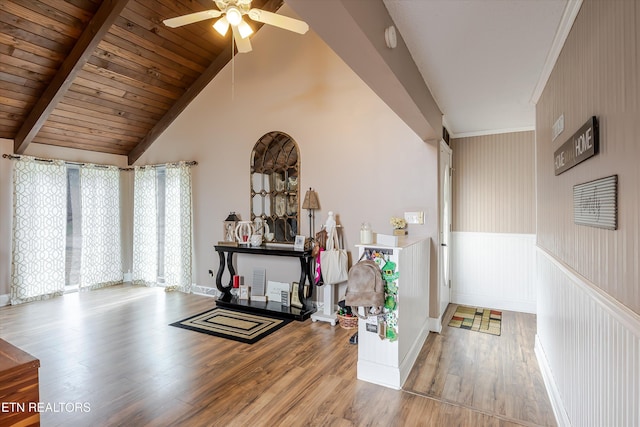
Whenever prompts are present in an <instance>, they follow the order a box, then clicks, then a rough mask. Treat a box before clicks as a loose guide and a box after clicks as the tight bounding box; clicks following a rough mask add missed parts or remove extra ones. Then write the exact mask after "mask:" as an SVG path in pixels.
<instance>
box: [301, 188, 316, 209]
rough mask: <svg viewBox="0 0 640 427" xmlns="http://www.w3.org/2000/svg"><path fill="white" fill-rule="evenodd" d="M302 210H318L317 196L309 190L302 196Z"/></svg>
mask: <svg viewBox="0 0 640 427" xmlns="http://www.w3.org/2000/svg"><path fill="white" fill-rule="evenodd" d="M302 209H320V202H319V201H318V194H317V193H316V192H315V191H313V190H312V189H311V188H309V189H308V190H307V193H306V194H305V195H304V201H303V202H302Z"/></svg>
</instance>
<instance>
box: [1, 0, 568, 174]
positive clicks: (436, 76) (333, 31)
mask: <svg viewBox="0 0 640 427" xmlns="http://www.w3.org/2000/svg"><path fill="white" fill-rule="evenodd" d="M383 3H384V4H383ZM481 3H482V4H481V5H478V2H476V1H474V0H457V1H453V0H449V1H444V2H443V1H436V0H424V1H423V0H421V1H417V0H416V1H408V0H287V4H288V5H289V6H291V8H292V9H293V11H294V12H295V13H296V14H297V15H299V17H300V18H301V19H303V20H305V21H306V22H308V23H309V25H310V27H311V29H312V30H313V31H314V32H316V34H318V35H319V36H320V37H321V38H322V39H323V40H324V41H325V42H326V43H327V44H328V45H329V47H331V48H332V49H333V50H334V51H335V52H336V53H337V54H338V55H339V56H341V57H342V59H343V60H344V61H345V62H346V63H347V65H349V66H350V67H351V68H352V70H354V71H355V72H356V73H357V74H358V75H359V76H360V78H362V79H363V81H365V82H366V83H367V84H368V85H369V86H370V87H371V88H372V89H373V90H374V91H375V92H376V93H377V94H378V96H380V98H381V99H382V100H383V101H384V102H386V103H387V104H388V105H389V106H390V107H391V108H392V109H393V111H395V112H396V114H398V116H400V117H401V118H402V119H403V120H404V121H405V122H406V123H407V124H408V125H409V126H410V127H411V128H412V129H413V130H414V131H415V132H416V134H418V135H419V136H420V137H421V138H422V139H424V140H435V139H436V138H439V137H440V127H441V124H442V121H443V119H442V116H443V114H444V117H445V119H448V120H447V121H448V124H447V126H448V127H449V130H450V131H452V133H455V134H465V133H473V132H478V131H485V130H488V131H492V132H495V130H496V129H507V130H509V129H512V130H513V129H516V128H519V129H522V128H528V127H532V126H533V123H534V120H533V118H534V117H535V108H534V103H535V97H536V93H539V89H540V88H541V87H542V86H543V84H544V82H545V73H547V75H548V73H549V72H550V70H551V67H552V66H553V63H554V62H555V56H554V52H555V54H557V53H558V52H559V50H560V48H561V47H562V43H563V37H562V34H563V33H564V34H565V36H566V33H567V32H568V29H570V27H571V23H572V20H573V18H574V17H575V14H576V13H577V11H578V10H579V7H580V4H581V0H539V1H535V2H530V1H529V0H518V1H516V0H512V1H509V2H504V1H502V0H486V1H483V2H481ZM282 5H283V0H253V2H252V5H251V6H252V7H254V8H259V9H263V10H267V11H270V12H276V11H278V9H280V7H281V6H282ZM572 5H573V6H572ZM385 7H386V9H385ZM214 8H216V6H215V3H214V1H213V0H64V1H63V0H0V138H2V139H10V140H13V141H14V152H15V153H17V154H22V153H24V152H25V150H26V148H27V147H28V146H29V144H30V143H32V142H35V143H41V144H48V145H56V146H61V147H70V148H76V149H81V150H90V151H97V152H104V153H110V154H118V155H125V156H127V157H128V160H129V163H130V164H132V163H134V162H135V161H136V160H137V159H138V158H139V157H140V156H141V155H142V153H144V151H145V150H146V149H147V148H149V146H150V145H151V144H152V143H153V142H154V141H155V139H157V138H158V137H159V136H160V135H161V134H162V132H163V131H164V130H165V129H166V128H167V127H168V126H169V125H170V124H171V123H172V122H173V120H174V119H175V118H176V117H177V116H178V115H179V114H180V113H181V112H182V111H183V110H184V109H185V108H186V107H187V105H188V104H189V103H190V102H191V101H192V100H193V99H194V98H195V97H196V96H197V95H198V93H199V92H200V91H201V90H202V89H204V88H205V86H207V84H208V83H209V82H210V81H211V80H212V79H213V78H214V77H215V76H216V75H217V73H218V72H219V71H221V70H222V69H223V68H224V66H225V65H226V64H227V63H228V62H229V61H230V60H231V58H232V49H233V48H232V45H231V37H230V35H227V36H226V37H221V36H219V35H218V34H217V33H216V32H215V31H213V29H212V28H211V24H212V20H205V21H201V22H197V23H193V24H190V25H185V26H183V27H179V28H169V27H166V26H165V25H164V24H162V21H163V20H164V19H167V18H171V17H176V16H180V15H184V14H188V13H193V12H200V11H204V10H208V9H214ZM287 9H288V8H287ZM387 9H388V12H387ZM283 10H284V9H283ZM247 21H249V23H250V25H251V26H252V27H253V30H254V31H256V32H257V31H258V30H259V28H260V26H261V24H259V23H258V22H255V21H251V20H247ZM393 23H395V24H396V25H397V26H398V28H399V30H400V32H399V34H398V48H396V49H389V48H388V47H387V46H385V42H384V37H383V31H384V29H385V28H387V27H388V26H389V25H391V24H393ZM454 24H455V25H454ZM471 24H473V25H471ZM405 39H406V44H405V42H404V40H405ZM456 41H457V42H456ZM496 46H497V47H496ZM505 61H506V62H505ZM545 61H546V62H545ZM468 64H472V65H473V67H472V71H470V70H471V68H470V66H469V65H468ZM506 82H509V84H507V83H506ZM480 113H482V114H480ZM485 128H487V129H485Z"/></svg>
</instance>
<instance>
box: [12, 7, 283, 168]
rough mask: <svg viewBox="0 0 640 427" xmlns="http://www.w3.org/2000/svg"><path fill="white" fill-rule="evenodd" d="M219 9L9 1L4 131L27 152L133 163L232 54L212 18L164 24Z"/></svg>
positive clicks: (16, 146)
mask: <svg viewBox="0 0 640 427" xmlns="http://www.w3.org/2000/svg"><path fill="white" fill-rule="evenodd" d="M281 5H282V0H253V3H252V6H253V7H255V8H260V9H263V10H267V11H271V12H275V11H276V10H277V9H278V8H279V7H280V6H281ZM212 8H215V5H214V3H213V2H212V1H211V0H177V1H176V0H104V1H100V0H67V1H61V0H11V1H5V0H3V1H1V2H0V138H6V139H11V140H14V151H15V152H16V153H18V154H21V153H23V152H24V151H25V149H26V148H27V146H28V145H29V144H30V143H31V142H35V143H43V144H48V145H56V146H61V147H71V148H77V149H83V150H90V151H98V152H104V153H111V154H119V155H126V156H128V158H129V163H133V162H134V161H135V160H136V159H137V158H138V157H139V156H140V155H141V154H142V153H143V152H144V151H145V150H146V149H147V148H148V147H149V146H150V145H151V143H152V142H153V141H154V140H155V139H156V138H157V137H158V136H159V135H160V134H161V133H162V131H163V130H164V129H166V127H167V126H169V124H170V123H171V122H172V121H173V120H174V119H175V118H176V117H177V116H178V115H179V114H180V112H181V111H182V110H183V109H184V108H185V107H186V106H187V105H188V104H189V102H191V100H192V99H193V98H195V96H196V95H197V94H198V93H199V92H200V90H202V89H203V88H204V87H205V86H206V85H207V83H209V82H210V81H211V80H212V79H213V78H214V77H215V75H216V74H217V73H218V72H219V71H220V70H221V69H222V68H223V67H224V66H225V65H226V64H227V63H228V62H229V60H230V59H231V50H232V46H231V39H230V36H229V35H227V37H221V36H219V35H218V34H217V33H215V32H214V31H212V29H211V23H212V22H211V21H210V20H207V21H202V22H199V23H195V24H191V25H187V26H184V27H180V28H175V29H173V28H168V27H166V26H164V25H163V24H162V20H163V19H166V18H170V17H175V16H179V15H184V14H187V13H192V12H199V11H203V10H207V9H212ZM250 24H251V26H252V27H253V29H254V31H257V30H258V29H259V27H260V26H261V24H259V23H257V22H254V21H251V22H250Z"/></svg>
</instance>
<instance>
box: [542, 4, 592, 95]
mask: <svg viewBox="0 0 640 427" xmlns="http://www.w3.org/2000/svg"><path fill="white" fill-rule="evenodd" d="M580 7H582V0H569V1H568V2H567V6H566V7H565V9H564V13H563V14H562V18H561V19H560V24H559V25H558V31H556V36H555V37H554V39H553V43H552V44H551V49H549V53H548V54H547V59H546V61H545V63H544V67H543V68H542V72H541V73H540V78H539V79H538V84H537V85H536V87H535V89H534V90H533V94H531V102H532V103H533V104H534V105H535V104H537V103H538V101H539V100H540V96H542V91H543V90H544V88H545V86H546V85H547V81H548V80H549V77H550V76H551V72H552V71H553V67H555V65H556V61H557V60H558V57H559V56H560V52H561V51H562V48H563V47H564V43H565V42H566V41H567V37H568V36H569V32H570V31H571V27H573V22H574V21H575V20H576V16H578V12H580Z"/></svg>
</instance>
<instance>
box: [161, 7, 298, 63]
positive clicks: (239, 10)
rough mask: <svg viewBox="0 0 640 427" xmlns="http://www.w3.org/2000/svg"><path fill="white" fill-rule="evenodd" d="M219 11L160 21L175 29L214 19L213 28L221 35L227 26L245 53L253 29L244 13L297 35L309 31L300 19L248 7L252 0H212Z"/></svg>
mask: <svg viewBox="0 0 640 427" xmlns="http://www.w3.org/2000/svg"><path fill="white" fill-rule="evenodd" d="M214 3H215V4H216V6H217V7H218V9H219V10H215V9H211V10H205V11H202V12H195V13H190V14H188V15H183V16H177V17H175V18H169V19H165V20H164V21H162V22H163V23H164V24H165V25H166V26H167V27H171V28H176V27H181V26H183V25H187V24H193V23H195V22H200V21H204V20H206V19H211V18H217V17H219V16H222V18H220V19H218V20H217V21H216V22H215V23H214V24H213V28H214V29H215V30H216V31H217V32H218V33H219V34H220V35H222V36H224V35H226V34H227V32H228V31H229V26H231V30H232V33H233V38H234V40H235V42H236V45H237V46H238V52H241V53H245V52H250V51H251V42H249V39H248V37H249V36H250V35H251V34H253V29H252V28H251V26H250V25H249V24H247V22H245V20H244V19H243V18H242V17H243V15H247V16H248V17H249V18H250V19H251V20H253V21H256V22H261V23H263V24H267V25H272V26H274V27H278V28H282V29H284V30H289V31H293V32H295V33H298V34H305V33H306V32H307V31H309V25H307V23H306V22H304V21H300V20H299V19H294V18H289V17H288V16H282V15H278V14H277V13H273V12H268V11H266V10H261V9H251V0H214Z"/></svg>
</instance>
